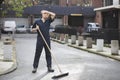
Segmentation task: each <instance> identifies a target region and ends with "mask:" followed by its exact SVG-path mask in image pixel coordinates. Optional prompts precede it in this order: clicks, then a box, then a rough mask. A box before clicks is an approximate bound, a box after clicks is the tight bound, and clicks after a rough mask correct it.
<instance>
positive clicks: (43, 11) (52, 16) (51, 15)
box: [41, 10, 56, 19]
mask: <svg viewBox="0 0 120 80" xmlns="http://www.w3.org/2000/svg"><path fill="white" fill-rule="evenodd" d="M41 13H48V14H49V15H50V17H51V19H54V18H55V16H56V14H55V13H53V12H50V11H47V10H42V11H41Z"/></svg>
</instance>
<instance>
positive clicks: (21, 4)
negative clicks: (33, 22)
mask: <svg viewBox="0 0 120 80" xmlns="http://www.w3.org/2000/svg"><path fill="white" fill-rule="evenodd" d="M5 4H6V6H7V10H12V11H15V12H16V17H21V16H22V13H23V10H24V8H25V7H29V6H32V2H31V0H5Z"/></svg>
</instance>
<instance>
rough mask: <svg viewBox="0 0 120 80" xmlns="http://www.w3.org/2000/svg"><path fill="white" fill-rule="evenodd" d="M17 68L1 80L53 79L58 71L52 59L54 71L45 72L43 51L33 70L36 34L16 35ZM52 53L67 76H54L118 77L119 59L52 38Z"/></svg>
mask: <svg viewBox="0 0 120 80" xmlns="http://www.w3.org/2000/svg"><path fill="white" fill-rule="evenodd" d="M15 40H16V51H17V62H18V68H17V70H15V71H14V72H12V73H9V74H6V75H2V76H0V80H52V79H51V77H52V76H53V75H55V74H59V71H58V69H57V67H56V64H55V63H54V61H53V68H54V69H55V72H54V73H47V68H46V61H45V55H44V54H45V53H44V50H43V52H42V55H41V58H40V62H39V67H38V71H37V73H36V74H32V65H33V59H34V52H35V46H36V34H17V35H15ZM51 46H52V53H53V54H54V56H55V57H56V59H57V61H58V63H59V65H60V67H61V69H62V71H63V72H69V76H67V77H64V78H60V79H56V80H120V69H119V68H120V62H118V61H116V60H113V59H110V58H107V57H102V56H99V55H95V54H92V53H88V52H85V51H81V50H78V49H74V48H71V47H68V46H67V45H63V44H59V43H56V42H53V41H51Z"/></svg>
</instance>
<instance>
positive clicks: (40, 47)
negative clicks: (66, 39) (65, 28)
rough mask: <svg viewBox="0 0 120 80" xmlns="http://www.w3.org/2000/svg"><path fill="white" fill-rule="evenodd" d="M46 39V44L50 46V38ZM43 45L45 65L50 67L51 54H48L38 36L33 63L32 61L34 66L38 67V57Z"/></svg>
mask: <svg viewBox="0 0 120 80" xmlns="http://www.w3.org/2000/svg"><path fill="white" fill-rule="evenodd" d="M46 41H47V43H48V46H49V47H50V39H47V40H46ZM43 47H44V49H45V56H46V62H47V67H51V64H52V62H51V54H50V52H49V50H48V48H47V46H46V44H45V43H44V41H43V40H42V39H40V38H37V43H36V52H35V57H34V63H33V67H34V68H38V64H39V59H40V56H41V53H42V50H43Z"/></svg>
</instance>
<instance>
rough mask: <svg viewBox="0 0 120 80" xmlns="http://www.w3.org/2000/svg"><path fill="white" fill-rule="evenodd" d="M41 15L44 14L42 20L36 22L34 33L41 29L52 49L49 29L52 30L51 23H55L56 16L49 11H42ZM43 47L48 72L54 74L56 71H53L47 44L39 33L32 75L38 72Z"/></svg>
mask: <svg viewBox="0 0 120 80" xmlns="http://www.w3.org/2000/svg"><path fill="white" fill-rule="evenodd" d="M41 14H42V18H41V19H40V20H37V21H35V23H34V25H33V28H32V31H38V29H40V31H41V33H42V34H43V36H44V38H45V40H46V42H47V44H48V46H49V47H50V34H49V29H50V24H51V22H53V21H54V18H55V15H56V14H55V13H53V12H50V11H47V10H42V11H41ZM36 25H38V26H36ZM43 47H44V49H45V55H46V62H47V68H48V72H54V70H53V69H52V60H51V54H50V52H49V50H48V48H47V46H46V44H45V43H44V41H43V39H42V37H41V35H40V34H39V32H38V36H37V43H36V52H35V57H34V63H33V71H32V73H36V72H37V68H38V64H39V58H40V56H41V53H42V50H43Z"/></svg>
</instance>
